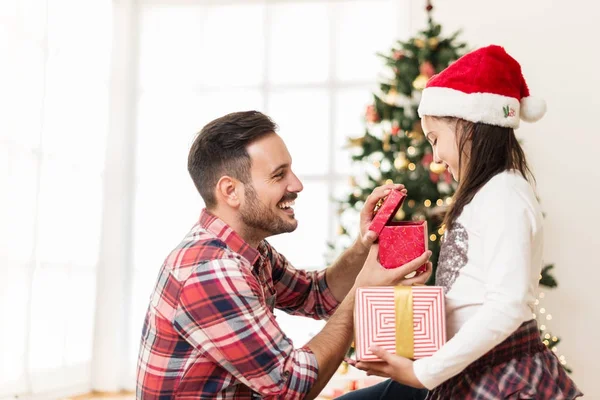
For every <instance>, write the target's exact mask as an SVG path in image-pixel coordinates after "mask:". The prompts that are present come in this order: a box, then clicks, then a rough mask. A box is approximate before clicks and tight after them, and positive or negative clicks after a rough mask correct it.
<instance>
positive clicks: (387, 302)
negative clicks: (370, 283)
mask: <svg viewBox="0 0 600 400" xmlns="http://www.w3.org/2000/svg"><path fill="white" fill-rule="evenodd" d="M354 326H355V328H354V329H355V332H354V334H355V337H354V345H355V350H356V359H357V360H359V361H377V360H379V358H378V357H377V356H376V355H374V354H373V353H372V352H371V351H369V348H370V347H371V346H373V345H377V346H379V347H381V348H383V349H385V350H387V351H388V352H390V353H393V354H399V355H402V356H404V357H407V358H411V359H415V360H416V359H419V358H423V357H429V356H431V355H433V354H434V353H435V352H436V351H437V350H439V349H440V348H441V347H442V345H443V344H444V343H445V342H446V312H445V307H444V289H443V288H442V287H441V286H397V287H393V286H382V287H365V288H358V289H357V291H356V303H355V307H354Z"/></svg>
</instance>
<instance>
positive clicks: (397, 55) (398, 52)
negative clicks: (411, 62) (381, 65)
mask: <svg viewBox="0 0 600 400" xmlns="http://www.w3.org/2000/svg"><path fill="white" fill-rule="evenodd" d="M392 57H393V58H394V60H400V59H401V58H403V57H404V53H403V52H402V50H396V51H394V53H393V54H392Z"/></svg>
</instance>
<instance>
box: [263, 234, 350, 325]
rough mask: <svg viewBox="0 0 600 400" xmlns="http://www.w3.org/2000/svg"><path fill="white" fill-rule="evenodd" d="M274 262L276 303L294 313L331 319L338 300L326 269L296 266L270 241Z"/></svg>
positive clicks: (277, 305)
mask: <svg viewBox="0 0 600 400" xmlns="http://www.w3.org/2000/svg"><path fill="white" fill-rule="evenodd" d="M267 250H268V251H269V253H270V257H271V264H272V266H273V283H274V284H275V291H276V292H277V300H276V304H275V306H276V307H277V308H280V309H282V310H283V311H285V312H287V313H289V314H293V315H304V316H306V317H311V318H314V319H328V318H329V317H330V316H331V315H332V314H333V313H334V311H335V310H336V308H337V306H338V305H339V302H338V301H337V300H336V299H335V297H333V293H331V290H330V289H329V286H328V285H327V281H326V279H325V271H326V270H322V271H304V270H299V269H296V268H294V267H293V266H292V264H290V262H289V261H288V260H287V259H286V258H285V257H284V256H283V255H282V254H279V253H278V252H277V251H276V250H275V249H273V248H272V247H271V246H270V245H267Z"/></svg>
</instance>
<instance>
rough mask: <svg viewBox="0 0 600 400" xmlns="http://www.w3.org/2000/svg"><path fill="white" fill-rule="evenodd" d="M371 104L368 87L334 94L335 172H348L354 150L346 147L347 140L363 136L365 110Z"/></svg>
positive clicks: (371, 99) (371, 97)
mask: <svg viewBox="0 0 600 400" xmlns="http://www.w3.org/2000/svg"><path fill="white" fill-rule="evenodd" d="M372 102H373V95H372V94H371V91H370V90H369V88H368V87H364V88H358V89H355V88H352V89H340V90H338V91H337V92H336V93H335V110H334V114H333V118H334V121H335V122H334V137H335V141H334V146H335V169H336V171H337V172H340V173H348V171H349V170H350V166H351V160H352V159H351V154H352V152H353V151H355V150H353V149H352V148H350V147H349V146H348V139H349V138H357V137H360V136H363V135H364V134H365V120H364V115H365V110H366V107H367V105H368V104H371V103H372Z"/></svg>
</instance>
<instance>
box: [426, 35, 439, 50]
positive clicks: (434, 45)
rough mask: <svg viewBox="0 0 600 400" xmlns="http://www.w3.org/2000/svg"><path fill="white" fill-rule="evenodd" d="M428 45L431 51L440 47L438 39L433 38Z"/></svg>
mask: <svg viewBox="0 0 600 400" xmlns="http://www.w3.org/2000/svg"><path fill="white" fill-rule="evenodd" d="M427 44H428V45H429V48H430V49H432V50H435V49H436V48H437V47H438V44H440V41H439V39H438V38H436V37H432V38H429V40H427Z"/></svg>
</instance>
